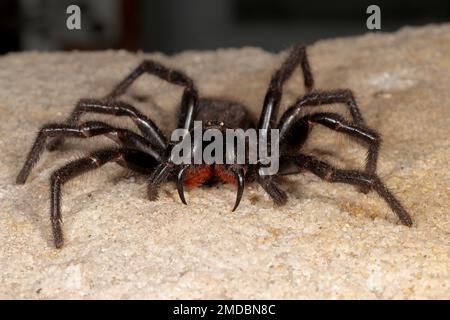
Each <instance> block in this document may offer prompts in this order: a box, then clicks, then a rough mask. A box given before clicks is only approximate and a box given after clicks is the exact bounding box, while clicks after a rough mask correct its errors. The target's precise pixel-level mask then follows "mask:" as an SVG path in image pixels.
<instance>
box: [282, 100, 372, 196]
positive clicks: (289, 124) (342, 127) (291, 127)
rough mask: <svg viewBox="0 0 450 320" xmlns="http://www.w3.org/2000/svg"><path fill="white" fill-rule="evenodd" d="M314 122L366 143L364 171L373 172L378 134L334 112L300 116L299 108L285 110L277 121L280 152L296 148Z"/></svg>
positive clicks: (363, 187)
mask: <svg viewBox="0 0 450 320" xmlns="http://www.w3.org/2000/svg"><path fill="white" fill-rule="evenodd" d="M315 124H321V125H323V126H326V127H328V128H330V129H331V130H335V131H337V132H342V133H345V134H347V135H349V136H351V137H354V138H356V139H357V140H360V141H363V142H365V143H367V144H368V145H369V147H368V152H367V158H366V166H365V172H367V173H368V174H373V173H375V171H376V168H377V161H378V154H379V149H380V143H381V138H380V135H379V134H378V133H377V132H375V131H373V130H371V129H368V128H366V127H363V126H359V125H355V124H352V123H349V122H348V121H346V120H345V119H344V118H343V117H341V116H340V115H338V114H335V113H313V114H309V115H306V116H303V117H302V115H301V112H300V109H299V108H293V109H289V110H287V111H286V112H285V113H284V115H283V116H282V118H281V119H280V123H279V129H280V150H282V151H281V152H283V150H284V151H287V150H289V149H291V150H292V149H298V147H299V146H300V145H301V144H303V143H304V141H305V140H306V138H307V137H308V134H309V130H310V127H311V126H312V125H315ZM361 191H362V192H364V193H367V192H368V191H369V189H368V188H367V187H365V186H361Z"/></svg>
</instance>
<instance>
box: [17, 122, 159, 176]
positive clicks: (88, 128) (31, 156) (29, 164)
mask: <svg viewBox="0 0 450 320" xmlns="http://www.w3.org/2000/svg"><path fill="white" fill-rule="evenodd" d="M98 135H105V136H107V137H108V138H111V139H113V140H114V141H115V142H117V143H118V144H119V145H121V146H124V147H127V148H132V149H138V150H141V151H143V152H145V153H147V154H148V155H149V156H152V157H153V158H154V159H155V160H160V159H161V155H160V151H159V150H157V149H155V148H153V146H152V144H151V143H150V142H149V141H147V140H146V139H144V138H143V137H141V136H140V135H138V134H136V133H134V132H132V131H130V130H127V129H121V128H115V127H112V126H110V125H108V124H106V123H103V122H98V121H89V122H85V123H83V124H81V125H79V126H72V125H66V124H48V125H45V126H43V127H42V128H41V130H40V131H39V133H38V135H37V137H36V140H35V142H34V144H33V146H32V148H31V150H30V151H29V153H28V155H27V159H26V161H25V163H24V165H23V167H22V169H21V170H20V173H19V174H18V175H17V179H16V182H17V183H19V184H22V183H25V181H26V180H27V178H28V176H29V174H30V172H31V170H32V168H33V167H34V166H35V164H36V163H37V162H38V160H39V157H40V156H41V154H42V152H43V151H44V146H45V142H46V140H47V138H48V137H56V138H61V137H73V138H82V139H87V138H90V137H94V136H98Z"/></svg>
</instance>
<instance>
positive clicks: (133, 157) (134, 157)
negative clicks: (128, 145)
mask: <svg viewBox="0 0 450 320" xmlns="http://www.w3.org/2000/svg"><path fill="white" fill-rule="evenodd" d="M148 157H149V156H148V155H147V154H145V153H143V152H141V151H138V150H133V149H104V150H99V151H95V152H93V153H91V154H90V155H89V156H87V157H85V158H81V159H78V160H75V161H72V162H69V163H68V164H66V165H65V166H63V167H61V168H60V169H58V170H56V171H55V172H53V174H52V175H51V178H50V188H51V189H50V192H51V203H50V206H51V208H50V220H51V224H52V231H53V240H54V243H55V247H56V248H61V247H62V245H63V243H64V239H63V232H62V227H61V222H62V216H61V188H62V186H63V185H64V184H65V183H66V182H67V181H69V180H71V179H73V178H75V177H76V176H79V175H81V174H83V173H86V172H88V171H91V170H94V169H97V168H100V167H101V166H103V165H104V164H106V163H108V162H116V163H118V164H119V165H121V166H123V167H127V168H130V169H133V170H136V163H138V162H141V163H144V162H145V160H146V159H148ZM139 158H142V159H141V160H140V161H139ZM147 165H148V164H147ZM142 169H145V168H144V167H143V168H142ZM147 169H150V168H147Z"/></svg>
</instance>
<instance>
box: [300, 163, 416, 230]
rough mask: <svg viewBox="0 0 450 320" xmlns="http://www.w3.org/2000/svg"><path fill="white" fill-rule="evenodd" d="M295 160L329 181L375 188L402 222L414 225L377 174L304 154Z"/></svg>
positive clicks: (406, 224)
mask: <svg viewBox="0 0 450 320" xmlns="http://www.w3.org/2000/svg"><path fill="white" fill-rule="evenodd" d="M294 161H295V163H296V164H297V165H298V166H299V167H300V168H301V169H306V170H308V171H310V172H312V173H313V174H315V175H317V176H318V177H320V178H322V179H324V180H326V181H328V182H339V183H347V184H352V185H355V186H359V187H363V188H367V189H369V190H374V191H375V192H377V193H378V195H379V196H380V197H382V198H383V199H384V200H385V201H386V203H387V204H388V205H389V207H390V208H391V209H392V211H394V213H395V214H396V215H397V216H398V218H399V219H400V222H401V223H402V224H404V225H405V226H408V227H411V226H412V225H413V221H412V218H411V216H410V215H409V213H408V212H407V211H406V210H405V208H404V207H403V205H402V204H401V203H400V201H399V200H397V198H396V197H395V196H394V194H393V193H392V192H391V191H390V190H389V189H388V188H387V187H386V186H385V185H384V184H383V182H382V181H381V180H380V178H379V177H378V176H377V175H376V174H371V173H367V172H363V171H356V170H341V169H337V168H334V167H333V166H331V165H330V164H328V163H326V162H324V161H320V160H317V159H316V158H314V157H312V156H308V155H302V154H300V155H297V156H296V157H295V160H294Z"/></svg>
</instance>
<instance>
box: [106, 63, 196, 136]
mask: <svg viewBox="0 0 450 320" xmlns="http://www.w3.org/2000/svg"><path fill="white" fill-rule="evenodd" d="M144 73H147V74H151V75H154V76H157V77H158V78H160V79H162V80H165V81H167V82H169V83H172V84H175V85H180V86H183V87H184V88H185V89H184V92H183V97H182V99H181V110H180V117H179V121H178V128H185V129H191V128H192V125H193V121H194V117H195V115H196V113H197V111H198V92H197V89H196V88H195V86H194V81H193V80H192V79H191V78H189V77H188V76H187V75H186V74H184V73H183V72H181V71H178V70H175V69H170V68H167V67H166V66H164V65H162V64H161V63H159V62H156V61H154V60H144V61H143V62H142V63H140V64H139V66H137V67H136V68H135V69H134V70H133V71H132V72H131V73H130V74H129V75H128V76H126V77H125V79H123V80H122V81H121V82H120V83H119V84H118V85H117V86H116V87H115V88H114V89H113V90H112V91H111V93H109V94H108V95H107V98H108V99H115V98H117V97H118V96H120V95H122V94H124V93H125V92H126V90H127V89H128V88H129V87H130V86H131V85H132V84H133V82H134V81H135V80H136V79H137V78H139V77H140V76H141V75H142V74H144Z"/></svg>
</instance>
